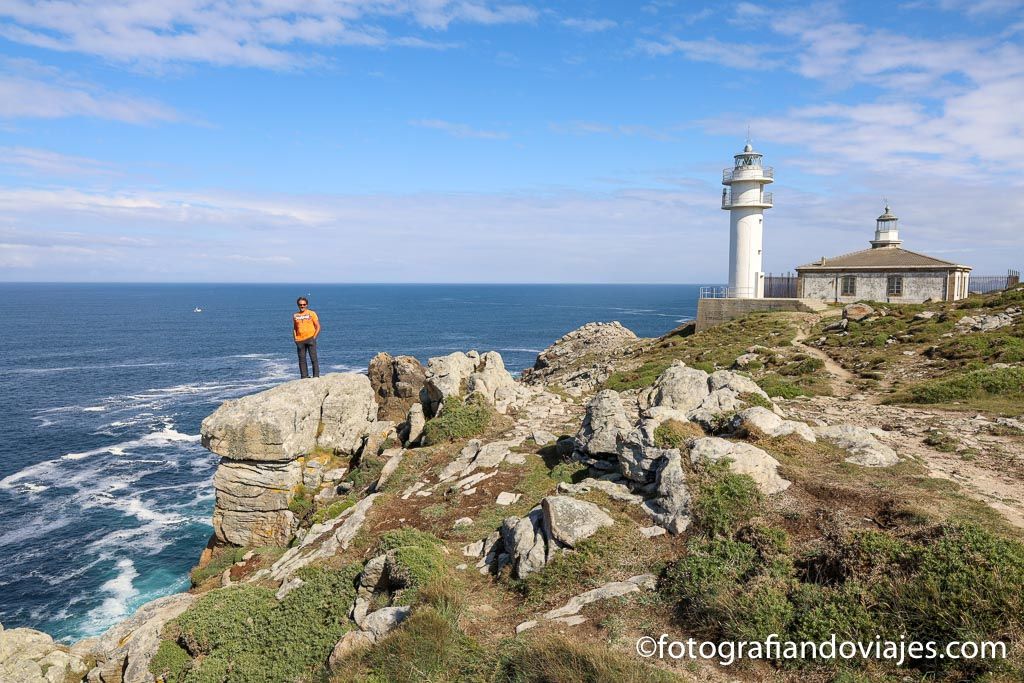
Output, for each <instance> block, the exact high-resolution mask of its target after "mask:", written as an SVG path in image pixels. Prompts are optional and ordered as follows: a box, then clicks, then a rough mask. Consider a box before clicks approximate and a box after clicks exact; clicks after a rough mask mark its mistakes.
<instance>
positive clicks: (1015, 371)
mask: <svg viewBox="0 0 1024 683" xmlns="http://www.w3.org/2000/svg"><path fill="white" fill-rule="evenodd" d="M992 398H998V399H1011V400H1024V368H1019V367H1009V368H997V369H983V370H974V371H972V372H968V373H965V374H960V375H955V376H953V377H945V378H940V379H935V380H930V381H927V382H922V383H921V384H918V385H916V386H914V387H911V388H910V389H909V390H908V391H907V392H906V393H903V394H899V395H897V396H895V397H893V398H892V399H890V401H891V402H905V403H952V402H954V401H971V400H979V399H981V400H984V399H992Z"/></svg>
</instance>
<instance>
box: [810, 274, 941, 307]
mask: <svg viewBox="0 0 1024 683" xmlns="http://www.w3.org/2000/svg"><path fill="white" fill-rule="evenodd" d="M949 274H950V271H948V270H927V271H921V270H913V271H878V272H859V273H841V272H832V273H801V274H800V284H799V291H800V292H801V293H802V295H803V296H804V297H805V298H808V299H817V300H819V301H830V302H833V301H835V302H839V303H844V304H845V303H852V302H854V301H884V302H888V303H894V304H898V303H902V304H919V303H921V302H923V301H926V300H928V299H935V300H940V301H944V300H946V298H947V291H948V290H947V288H948V283H949ZM844 275H852V276H853V277H855V278H856V293H855V294H854V295H852V296H842V295H841V292H842V285H841V278H842V277H843V276H844ZM890 275H901V276H902V277H903V296H898V297H896V296H888V295H887V294H886V287H887V283H888V277H889V276H890ZM837 295H838V296H837Z"/></svg>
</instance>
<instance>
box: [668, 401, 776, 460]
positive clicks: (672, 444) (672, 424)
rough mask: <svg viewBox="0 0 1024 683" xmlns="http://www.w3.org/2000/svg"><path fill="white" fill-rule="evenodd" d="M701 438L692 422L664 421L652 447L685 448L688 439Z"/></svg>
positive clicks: (701, 430) (697, 427)
mask: <svg viewBox="0 0 1024 683" xmlns="http://www.w3.org/2000/svg"><path fill="white" fill-rule="evenodd" d="M758 398H760V397H758ZM702 436H704V430H703V429H701V428H700V427H699V426H698V425H696V424H694V423H692V422H680V421H679V420H665V421H664V422H662V423H661V424H660V425H658V427H657V429H655V430H654V445H655V446H657V447H658V448H685V447H686V444H687V443H688V442H689V441H690V439H699V438H700V437H702Z"/></svg>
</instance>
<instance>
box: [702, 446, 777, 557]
mask: <svg viewBox="0 0 1024 683" xmlns="http://www.w3.org/2000/svg"><path fill="white" fill-rule="evenodd" d="M696 476H697V482H696V483H697V486H696V493H695V494H694V497H693V500H692V501H691V502H690V514H691V515H692V517H693V527H692V530H693V531H696V532H698V533H701V534H703V535H705V536H707V537H709V538H715V537H726V536H731V535H732V534H733V533H734V532H735V531H736V530H737V529H738V528H739V527H740V526H742V525H744V524H746V523H747V522H749V521H750V519H751V518H752V517H753V516H754V515H755V514H757V512H758V510H759V508H760V505H761V500H762V496H761V492H760V491H758V489H757V484H756V483H754V480H753V479H751V478H750V477H749V476H748V475H746V474H735V473H734V472H732V471H731V470H730V469H729V464H728V462H726V461H724V460H720V461H718V462H716V463H709V464H707V465H705V466H703V467H702V468H701V470H700V471H699V472H698V473H697V475H696Z"/></svg>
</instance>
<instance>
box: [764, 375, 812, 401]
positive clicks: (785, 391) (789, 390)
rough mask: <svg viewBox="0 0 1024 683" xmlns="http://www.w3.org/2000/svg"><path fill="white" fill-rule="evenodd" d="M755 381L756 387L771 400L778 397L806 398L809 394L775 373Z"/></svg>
mask: <svg viewBox="0 0 1024 683" xmlns="http://www.w3.org/2000/svg"><path fill="white" fill-rule="evenodd" d="M755 381H756V382H757V384H758V386H759V387H761V388H762V389H763V390H764V393H766V394H768V395H769V396H771V397H773V398H775V397H778V398H786V399H790V398H796V397H797V396H807V395H808V394H809V392H808V391H807V390H806V389H803V388H801V387H800V386H798V385H797V384H794V383H793V382H790V381H789V380H786V379H783V378H782V377H781V376H780V375H778V374H775V373H769V374H767V375H765V376H763V377H761V378H760V379H757V380H755Z"/></svg>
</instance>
